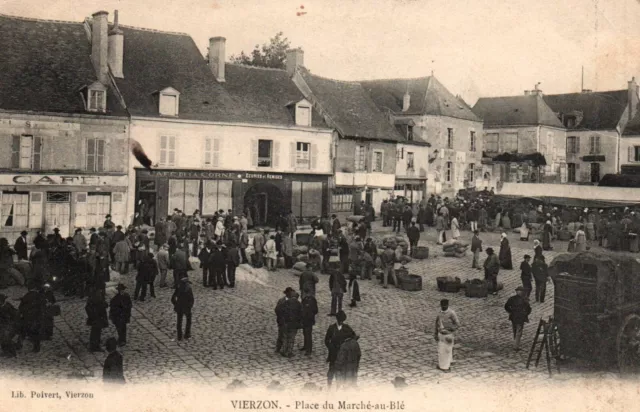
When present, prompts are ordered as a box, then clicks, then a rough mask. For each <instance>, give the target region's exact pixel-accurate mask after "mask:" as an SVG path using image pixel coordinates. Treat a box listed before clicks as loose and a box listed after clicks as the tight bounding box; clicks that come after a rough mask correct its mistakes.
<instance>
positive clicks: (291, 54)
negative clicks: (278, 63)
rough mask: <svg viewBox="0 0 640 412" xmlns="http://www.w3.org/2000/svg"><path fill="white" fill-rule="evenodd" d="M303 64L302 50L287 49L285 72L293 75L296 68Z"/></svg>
mask: <svg viewBox="0 0 640 412" xmlns="http://www.w3.org/2000/svg"><path fill="white" fill-rule="evenodd" d="M303 66H304V52H303V51H302V49H300V48H297V49H292V50H287V73H289V75H290V76H293V73H295V71H296V68H298V67H303Z"/></svg>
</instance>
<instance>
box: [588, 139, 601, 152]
mask: <svg viewBox="0 0 640 412" xmlns="http://www.w3.org/2000/svg"><path fill="white" fill-rule="evenodd" d="M589 154H600V136H590V137H589Z"/></svg>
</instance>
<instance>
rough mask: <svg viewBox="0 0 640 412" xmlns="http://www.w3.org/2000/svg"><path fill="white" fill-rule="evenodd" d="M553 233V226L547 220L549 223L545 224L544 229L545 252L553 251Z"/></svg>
mask: <svg viewBox="0 0 640 412" xmlns="http://www.w3.org/2000/svg"><path fill="white" fill-rule="evenodd" d="M552 233H553V227H552V226H551V221H550V220H547V223H545V224H544V227H543V228H542V249H544V250H552V249H553V248H552V247H551V235H552Z"/></svg>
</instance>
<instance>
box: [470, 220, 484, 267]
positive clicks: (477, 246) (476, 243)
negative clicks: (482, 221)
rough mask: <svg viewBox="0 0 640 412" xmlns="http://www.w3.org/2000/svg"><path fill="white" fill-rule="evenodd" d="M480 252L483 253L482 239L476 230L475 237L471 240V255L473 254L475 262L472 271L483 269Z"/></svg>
mask: <svg viewBox="0 0 640 412" xmlns="http://www.w3.org/2000/svg"><path fill="white" fill-rule="evenodd" d="M480 252H482V239H480V232H478V230H477V229H476V230H474V231H473V237H472V238H471V253H473V261H472V262H471V268H472V269H481V267H480Z"/></svg>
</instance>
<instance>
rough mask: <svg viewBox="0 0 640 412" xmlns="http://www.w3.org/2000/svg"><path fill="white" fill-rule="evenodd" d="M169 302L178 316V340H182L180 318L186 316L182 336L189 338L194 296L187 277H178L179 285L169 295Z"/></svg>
mask: <svg viewBox="0 0 640 412" xmlns="http://www.w3.org/2000/svg"><path fill="white" fill-rule="evenodd" d="M171 303H172V304H173V310H174V311H175V312H176V314H177V316H178V322H177V329H178V341H181V340H182V337H183V334H182V319H183V318H184V317H186V318H187V325H186V327H185V330H184V338H185V339H187V340H189V338H190V337H191V311H192V309H193V304H194V298H193V289H191V282H190V281H189V278H188V277H186V276H185V277H183V278H182V279H180V285H179V286H178V287H177V288H176V290H175V292H173V296H171Z"/></svg>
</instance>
